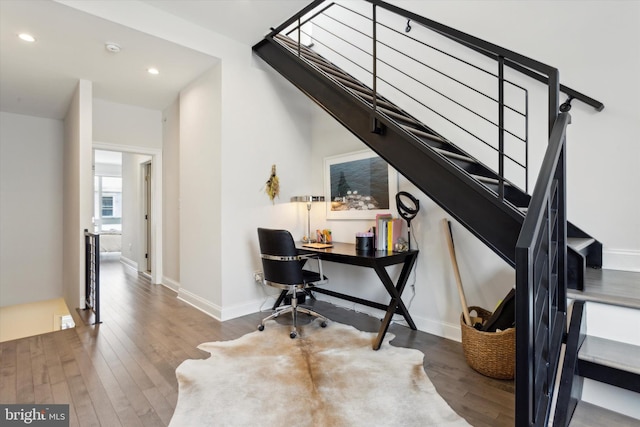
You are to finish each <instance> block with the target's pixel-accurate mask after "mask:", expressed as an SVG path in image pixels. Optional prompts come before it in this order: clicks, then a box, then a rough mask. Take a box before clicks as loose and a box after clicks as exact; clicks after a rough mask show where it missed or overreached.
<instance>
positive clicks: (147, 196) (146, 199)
mask: <svg viewBox="0 0 640 427" xmlns="http://www.w3.org/2000/svg"><path fill="white" fill-rule="evenodd" d="M151 165H152V163H151V161H149V162H146V163H143V164H142V175H143V190H142V192H143V196H142V200H143V203H144V205H143V209H142V212H143V221H144V242H145V254H144V256H145V261H146V262H145V266H146V267H145V268H146V270H145V271H146V272H147V273H149V274H151V271H152V267H151V264H152V262H151V258H152V255H153V250H152V249H153V248H152V245H151V224H152V221H153V218H152V210H151V194H152V188H153V185H152V181H151V176H152V174H151V168H152V166H151Z"/></svg>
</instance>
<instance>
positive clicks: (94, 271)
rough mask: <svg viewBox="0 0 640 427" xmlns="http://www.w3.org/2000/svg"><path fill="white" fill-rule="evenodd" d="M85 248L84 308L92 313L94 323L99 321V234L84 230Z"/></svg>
mask: <svg viewBox="0 0 640 427" xmlns="http://www.w3.org/2000/svg"><path fill="white" fill-rule="evenodd" d="M84 248H85V274H84V278H85V282H84V291H85V308H84V309H85V310H88V309H90V310H92V311H93V313H94V316H95V317H94V322H93V323H94V324H98V323H102V322H101V321H100V234H98V233H91V232H89V230H87V229H85V230H84Z"/></svg>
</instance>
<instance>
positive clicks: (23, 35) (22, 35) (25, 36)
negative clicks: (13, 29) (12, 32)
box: [18, 33, 36, 43]
mask: <svg viewBox="0 0 640 427" xmlns="http://www.w3.org/2000/svg"><path fill="white" fill-rule="evenodd" d="M18 37H20V40H24V41H26V42H29V43H33V42H34V41H36V38H35V37H33V36H32V35H31V34H27V33H20V34H18Z"/></svg>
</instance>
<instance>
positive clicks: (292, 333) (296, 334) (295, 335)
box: [289, 331, 298, 339]
mask: <svg viewBox="0 0 640 427" xmlns="http://www.w3.org/2000/svg"><path fill="white" fill-rule="evenodd" d="M289 336H290V337H291V339H294V338H295V337H297V336H298V333H297V332H296V331H291V333H290V334H289Z"/></svg>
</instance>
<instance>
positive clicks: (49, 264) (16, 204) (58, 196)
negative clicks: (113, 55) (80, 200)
mask: <svg viewBox="0 0 640 427" xmlns="http://www.w3.org/2000/svg"><path fill="white" fill-rule="evenodd" d="M63 135H64V128H63V123H62V121H60V120H52V119H43V118H38V117H31V116H24V115H18V114H11V113H4V112H0V236H2V238H0V305H1V306H3V307H4V306H10V305H15V304H23V303H27V302H35V301H41V300H48V299H53V298H59V297H61V296H62V227H61V224H62V201H63V197H62V164H63V159H62V153H63V141H64V137H63Z"/></svg>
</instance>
